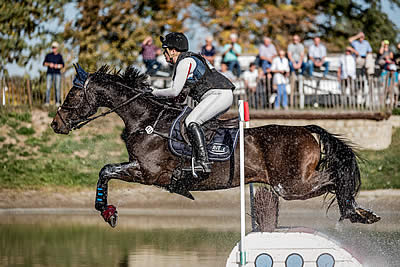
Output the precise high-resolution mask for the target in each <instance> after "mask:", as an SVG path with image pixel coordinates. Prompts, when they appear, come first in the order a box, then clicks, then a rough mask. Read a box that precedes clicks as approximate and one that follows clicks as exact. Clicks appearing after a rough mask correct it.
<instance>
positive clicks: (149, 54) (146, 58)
mask: <svg viewBox="0 0 400 267" xmlns="http://www.w3.org/2000/svg"><path fill="white" fill-rule="evenodd" d="M141 53H142V56H143V62H144V64H145V66H146V73H147V74H149V75H154V74H156V72H157V71H158V70H159V69H160V67H161V63H160V62H158V61H157V56H158V55H160V54H161V49H160V48H158V47H156V46H155V45H154V44H153V38H151V36H147V37H146V38H145V39H144V41H143V42H142V51H141Z"/></svg>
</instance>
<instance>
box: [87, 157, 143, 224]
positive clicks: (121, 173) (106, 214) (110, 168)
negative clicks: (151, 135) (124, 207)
mask: <svg viewBox="0 0 400 267" xmlns="http://www.w3.org/2000/svg"><path fill="white" fill-rule="evenodd" d="M111 179H119V180H123V181H126V182H140V181H141V180H142V172H141V171H140V165H139V163H138V162H137V161H135V160H134V161H131V162H125V163H118V164H107V165H105V166H104V167H103V168H102V169H101V171H100V173H99V180H98V181H97V188H96V199H95V208H96V210H98V211H100V212H101V215H102V217H103V218H104V220H105V221H106V222H108V223H109V224H110V225H111V226H112V227H115V225H116V222H117V217H118V213H117V210H116V207H115V206H113V205H107V194H108V182H109V181H110V180H111Z"/></svg>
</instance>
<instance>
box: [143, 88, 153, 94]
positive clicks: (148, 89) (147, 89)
mask: <svg viewBox="0 0 400 267" xmlns="http://www.w3.org/2000/svg"><path fill="white" fill-rule="evenodd" d="M143 95H145V96H153V88H151V87H146V88H144V89H143Z"/></svg>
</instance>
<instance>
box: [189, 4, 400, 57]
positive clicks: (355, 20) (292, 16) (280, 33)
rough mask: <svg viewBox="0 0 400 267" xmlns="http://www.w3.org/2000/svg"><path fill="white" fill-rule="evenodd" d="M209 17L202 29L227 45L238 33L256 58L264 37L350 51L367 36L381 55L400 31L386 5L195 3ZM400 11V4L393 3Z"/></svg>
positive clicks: (285, 43)
mask: <svg viewBox="0 0 400 267" xmlns="http://www.w3.org/2000/svg"><path fill="white" fill-rule="evenodd" d="M194 3H195V4H196V5H198V6H199V7H201V8H202V9H203V10H204V11H205V14H206V16H202V17H201V18H199V19H201V20H202V25H203V26H205V27H206V28H208V29H210V31H211V32H212V33H215V35H216V38H217V40H218V41H219V42H220V43H224V42H225V41H227V40H228V36H229V33H230V32H232V31H233V32H237V33H238V34H239V36H240V38H239V42H242V45H243V46H244V48H245V51H246V50H247V51H248V52H253V51H254V49H255V47H254V46H253V45H252V44H254V43H256V42H257V41H261V37H262V36H263V35H267V36H269V37H271V38H273V39H274V40H275V43H276V44H278V45H280V46H283V47H285V46H286V45H287V43H288V42H289V40H290V36H291V35H292V34H294V33H297V34H299V35H300V36H302V37H303V38H304V39H306V38H311V37H313V36H316V35H320V36H321V37H322V39H324V40H325V41H327V43H328V44H329V49H330V50H339V49H341V48H343V47H344V46H346V45H348V38H349V37H350V36H351V35H353V34H355V33H357V32H358V31H364V33H365V34H366V36H367V39H368V40H369V41H370V42H371V45H372V46H373V48H375V50H377V49H378V47H379V44H380V42H381V40H383V39H388V40H391V41H392V42H394V41H395V39H396V36H397V35H398V33H399V30H398V29H397V28H396V26H395V25H394V23H393V22H392V21H390V20H389V18H388V16H387V14H385V13H383V12H382V9H381V6H380V1H377V0H369V1H365V2H363V1H351V0H341V1H337V0H328V1H323V0H303V1H301V0H292V1H282V0H235V1H230V0H220V1H216V0H214V1H208V0H195V1H194ZM390 3H391V5H393V6H397V7H400V1H399V0H390Z"/></svg>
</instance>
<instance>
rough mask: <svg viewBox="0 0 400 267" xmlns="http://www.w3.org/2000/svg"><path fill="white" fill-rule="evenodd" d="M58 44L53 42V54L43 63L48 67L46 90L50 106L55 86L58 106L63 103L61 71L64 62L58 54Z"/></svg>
mask: <svg viewBox="0 0 400 267" xmlns="http://www.w3.org/2000/svg"><path fill="white" fill-rule="evenodd" d="M58 46H59V45H58V43H57V42H53V43H52V44H51V49H52V51H53V52H51V53H49V54H47V55H46V57H45V58H44V61H43V66H46V67H47V75H46V82H47V90H46V103H45V105H46V106H48V105H49V103H50V89H51V87H52V85H53V84H54V88H55V95H56V106H59V105H60V101H61V97H60V96H61V91H60V90H61V71H60V70H61V69H62V68H64V60H63V57H62V55H61V54H60V53H58Z"/></svg>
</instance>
